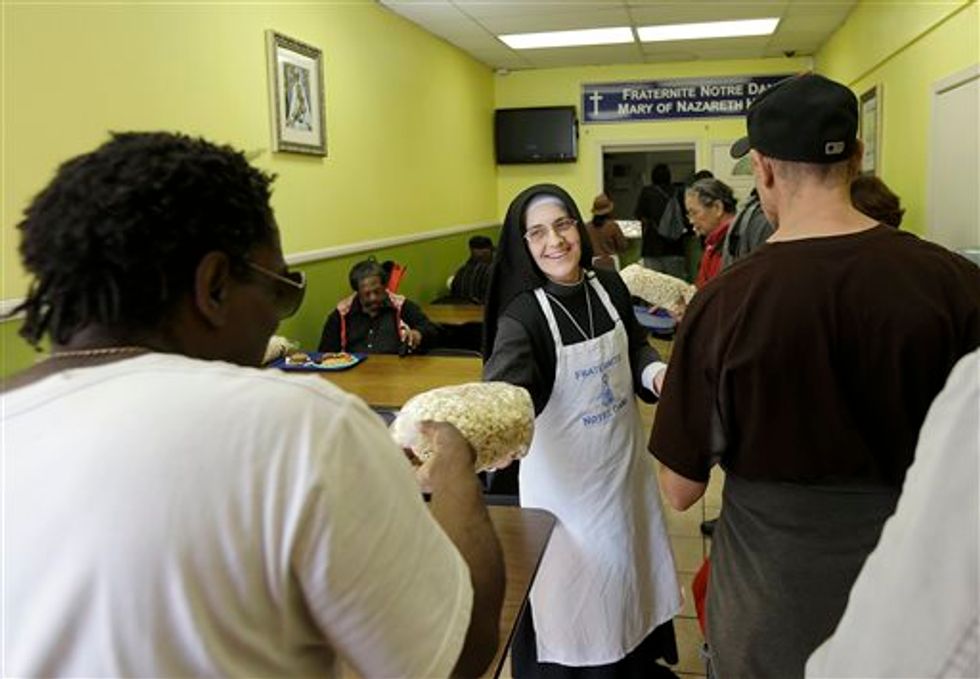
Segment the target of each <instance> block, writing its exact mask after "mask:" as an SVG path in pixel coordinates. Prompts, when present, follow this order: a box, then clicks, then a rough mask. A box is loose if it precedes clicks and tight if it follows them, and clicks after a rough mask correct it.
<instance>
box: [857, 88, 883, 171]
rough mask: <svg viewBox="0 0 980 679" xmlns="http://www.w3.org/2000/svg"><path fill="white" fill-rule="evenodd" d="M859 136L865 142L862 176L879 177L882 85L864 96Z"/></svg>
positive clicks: (861, 97) (861, 102) (862, 96)
mask: <svg viewBox="0 0 980 679" xmlns="http://www.w3.org/2000/svg"><path fill="white" fill-rule="evenodd" d="M859 101H860V106H861V108H860V118H859V119H860V127H859V130H858V136H859V137H861V141H863V142H864V155H863V156H862V157H861V174H870V175H877V174H878V173H879V172H880V171H881V85H875V86H874V87H872V88H871V89H870V90H868V91H867V92H865V93H864V94H862V95H861V96H860V98H859Z"/></svg>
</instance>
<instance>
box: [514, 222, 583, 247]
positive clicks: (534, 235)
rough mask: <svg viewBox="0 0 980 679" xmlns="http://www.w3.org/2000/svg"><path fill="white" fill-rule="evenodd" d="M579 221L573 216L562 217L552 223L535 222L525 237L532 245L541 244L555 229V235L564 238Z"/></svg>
mask: <svg viewBox="0 0 980 679" xmlns="http://www.w3.org/2000/svg"><path fill="white" fill-rule="evenodd" d="M577 225H578V222H577V221H575V220H574V219H572V218H571V217H562V218H561V219H559V220H557V221H556V222H554V223H552V224H550V225H549V224H535V225H534V226H532V227H531V228H529V229H528V230H527V233H525V234H524V237H525V238H526V239H527V242H528V243H530V244H531V245H540V244H541V243H543V242H545V241H546V240H547V239H548V234H549V233H551V231H552V230H554V232H555V235H557V236H558V237H559V238H564V236H565V234H566V233H568V231H569V230H570V229H574V228H575V227H576V226H577Z"/></svg>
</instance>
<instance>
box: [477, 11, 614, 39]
mask: <svg viewBox="0 0 980 679" xmlns="http://www.w3.org/2000/svg"><path fill="white" fill-rule="evenodd" d="M475 18H476V20H477V21H479V22H480V24H481V25H482V26H484V27H485V28H486V29H487V30H488V31H490V32H491V33H494V34H496V35H506V34H508V33H538V32H547V31H570V30H575V29H581V28H607V27H612V26H629V25H630V18H629V14H628V13H627V12H626V10H625V9H615V8H614V9H606V10H590V11H583V12H561V13H557V12H556V13H553V14H547V15H545V14H533V15H531V14H524V15H518V14H510V15H499V16H495V17H475Z"/></svg>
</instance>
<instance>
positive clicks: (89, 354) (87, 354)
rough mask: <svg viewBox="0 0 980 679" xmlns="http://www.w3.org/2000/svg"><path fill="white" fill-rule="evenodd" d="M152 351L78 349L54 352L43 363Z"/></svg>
mask: <svg viewBox="0 0 980 679" xmlns="http://www.w3.org/2000/svg"><path fill="white" fill-rule="evenodd" d="M148 351H150V350H149V349H147V348H146V347H101V348H99V349H77V350H74V351H58V352H52V353H51V354H50V355H49V356H46V357H45V358H42V359H41V360H42V361H53V360H55V359H60V358H95V357H100V356H122V355H125V354H141V353H144V352H148Z"/></svg>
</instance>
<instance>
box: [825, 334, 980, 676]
mask: <svg viewBox="0 0 980 679" xmlns="http://www.w3.org/2000/svg"><path fill="white" fill-rule="evenodd" d="M978 412H980V351H975V352H973V353H972V354H969V355H968V356H966V357H965V358H963V359H962V360H961V361H960V362H959V363H958V364H957V365H956V367H955V368H954V369H953V372H952V373H951V374H950V377H949V380H948V381H947V383H946V387H945V388H944V389H943V391H942V392H941V393H940V394H939V396H937V397H936V400H935V401H933V403H932V406H931V407H930V408H929V413H928V414H927V415H926V419H925V422H924V423H923V425H922V429H921V431H920V433H919V442H918V445H917V446H916V451H915V462H914V463H913V464H912V466H911V467H909V470H908V474H907V475H906V477H905V484H904V486H903V488H902V495H901V497H900V498H899V501H898V506H897V508H896V510H895V513H894V514H893V515H892V517H891V518H890V519H888V521H887V523H885V527H884V530H883V531H882V534H881V539H880V540H879V542H878V546H877V547H876V548H875V550H874V551H873V552H872V553H871V555H870V556H869V557H868V560H867V561H866V562H865V563H864V567H863V568H862V569H861V573H860V574H859V575H858V578H857V580H856V581H855V582H854V586H853V587H852V589H851V593H850V598H849V599H848V603H847V608H846V610H845V611H844V615H843V617H842V618H841V620H840V622H839V623H838V625H837V629H836V630H835V632H834V634H833V635H832V636H831V637H830V638H829V639H827V640H826V641H825V642H824V643H823V644H822V645H821V646H820V647H819V648H818V649H817V650H816V651H814V652H813V654H812V655H811V656H810V658H809V660H808V661H807V663H806V676H807V677H896V676H904V677H947V676H948V677H966V676H970V677H975V676H978V674H977V673H978V672H980V649H978V647H980V645H978V637H977V635H978V624H977V619H978V614H980V604H978V602H980V558H978V536H980V491H978V484H977V478H978V474H980V462H978V460H980V424H978V422H977V413H978Z"/></svg>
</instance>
